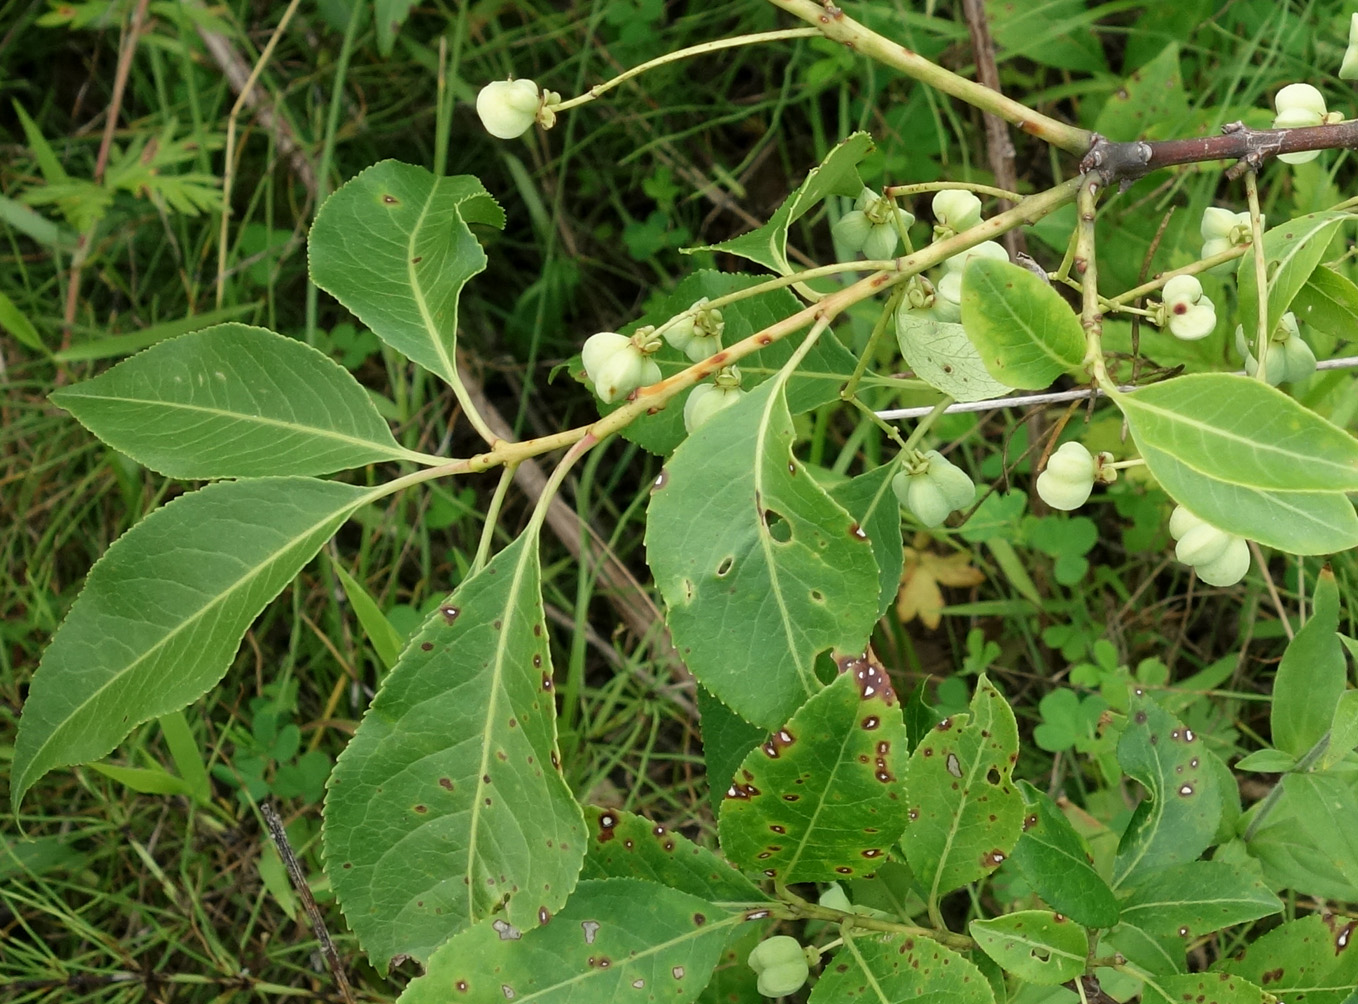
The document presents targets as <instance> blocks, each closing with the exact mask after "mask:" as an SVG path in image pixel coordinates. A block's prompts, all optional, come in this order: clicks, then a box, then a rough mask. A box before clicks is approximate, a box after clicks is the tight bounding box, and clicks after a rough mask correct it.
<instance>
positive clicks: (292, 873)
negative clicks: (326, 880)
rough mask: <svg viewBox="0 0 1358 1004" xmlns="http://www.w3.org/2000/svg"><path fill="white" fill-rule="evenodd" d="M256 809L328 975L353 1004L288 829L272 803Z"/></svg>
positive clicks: (340, 963)
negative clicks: (290, 881) (295, 892)
mask: <svg viewBox="0 0 1358 1004" xmlns="http://www.w3.org/2000/svg"><path fill="white" fill-rule="evenodd" d="M259 811H260V814H261V815H262V816H263V817H264V825H265V826H267V827H268V829H269V836H270V837H272V838H273V845H274V847H275V848H276V849H277V850H278V856H279V857H280V858H282V859H283V865H284V867H285V868H287V870H288V878H289V879H291V880H292V887H293V888H294V889H295V890H297V896H298V898H300V899H301V901H302V909H304V910H306V915H307V918H308V919H309V920H310V921H311V930H312V931H313V932H315V935H316V940H317V941H318V942H319V943H320V946H321V955H323V956H324V957H325V964H326V966H327V967H329V969H330V975H331V976H333V977H334V978H335V986H336V987H337V988H338V989H339V992H340V996H341V997H343V998H344V1000H345V1002H346V1004H354V991H353V989H352V988H351V987H350V986H349V977H348V976H347V975H346V974H345V972H344V964H343V963H342V962H341V961H340V957H339V952H337V951H335V943H334V942H333V941H331V940H330V932H329V931H328V930H326V927H325V920H324V918H322V917H321V911H320V909H319V908H317V906H316V899H315V897H314V896H312V895H311V887H310V886H309V885H307V880H306V875H305V874H304V873H303V871H302V866H301V864H300V863H299V862H298V861H297V855H296V854H294V853H293V850H292V844H291V842H289V840H288V832H287V830H285V829H284V828H283V820H282V819H280V818H279V816H278V810H277V809H275V808H274V807H273V802H268V801H266V802H261V803H260V805H259Z"/></svg>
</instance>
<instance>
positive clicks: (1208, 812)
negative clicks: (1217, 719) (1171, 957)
mask: <svg viewBox="0 0 1358 1004" xmlns="http://www.w3.org/2000/svg"><path fill="white" fill-rule="evenodd" d="M1202 749H1203V746H1202V739H1201V737H1200V736H1198V735H1197V734H1196V733H1195V732H1194V731H1193V730H1192V729H1190V728H1186V727H1185V726H1184V725H1182V724H1181V723H1180V722H1179V720H1178V719H1177V718H1175V717H1174V716H1173V715H1171V714H1170V713H1169V712H1167V711H1165V710H1164V709H1162V708H1161V707H1160V706H1159V705H1157V704H1156V703H1155V702H1154V701H1152V700H1151V699H1150V697H1149V696H1148V695H1147V694H1146V692H1145V691H1144V690H1142V688H1140V687H1137V688H1135V690H1134V691H1133V694H1132V698H1131V701H1130V704H1129V707H1128V717H1127V727H1126V729H1124V730H1123V733H1122V739H1121V740H1120V741H1119V742H1118V763H1120V764H1121V765H1122V769H1123V770H1124V771H1126V772H1127V773H1128V774H1129V775H1130V776H1131V777H1133V778H1135V779H1136V780H1137V781H1140V782H1141V784H1142V785H1143V786H1144V787H1145V789H1146V798H1144V799H1143V800H1142V801H1141V802H1140V803H1139V804H1138V805H1137V807H1136V809H1135V811H1134V812H1133V813H1132V819H1131V822H1129V823H1128V824H1127V829H1126V830H1125V831H1123V834H1122V839H1121V841H1120V842H1119V843H1118V854H1117V859H1116V861H1115V862H1114V863H1113V888H1114V889H1119V888H1121V887H1122V886H1124V885H1126V884H1127V883H1128V882H1129V881H1132V880H1139V879H1141V878H1142V877H1143V876H1144V875H1146V874H1147V873H1149V872H1150V871H1153V870H1155V869H1158V868H1164V867H1166V866H1168V865H1174V864H1183V863H1185V862H1188V861H1193V860H1194V859H1196V858H1197V857H1198V855H1199V854H1201V853H1202V852H1203V851H1204V850H1206V849H1207V847H1208V846H1209V845H1210V844H1211V842H1212V838H1213V837H1214V836H1215V835H1216V830H1217V820H1218V819H1219V818H1220V816H1221V794H1220V793H1219V792H1218V790H1217V779H1216V775H1215V774H1214V773H1213V772H1212V771H1211V769H1210V768H1209V766H1208V765H1207V764H1205V763H1204V762H1203V760H1204V758H1203V757H1202V755H1201V751H1202Z"/></svg>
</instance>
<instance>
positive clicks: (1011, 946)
mask: <svg viewBox="0 0 1358 1004" xmlns="http://www.w3.org/2000/svg"><path fill="white" fill-rule="evenodd" d="M968 929H969V930H970V931H971V936H972V937H973V938H975V939H976V943H977V944H978V945H980V946H981V950H982V951H983V952H985V953H986V954H987V955H989V956H990V957H991V958H992V959H994V960H995V961H996V962H998V963H999V964H1000V965H1001V966H1003V967H1004V970H1005V972H1008V973H1012V974H1013V975H1014V976H1017V977H1018V978H1019V979H1021V980H1027V981H1028V982H1029V983H1033V984H1036V985H1038V986H1047V987H1050V986H1056V985H1057V984H1058V983H1065V982H1066V981H1067V980H1073V979H1074V978H1075V977H1076V976H1079V975H1080V974H1081V973H1082V972H1084V969H1085V963H1086V961H1088V956H1089V935H1088V933H1087V932H1086V931H1085V929H1084V928H1083V927H1081V926H1080V925H1079V924H1077V923H1075V922H1074V921H1073V920H1070V919H1069V918H1068V917H1064V916H1062V915H1061V914H1059V913H1053V912H1052V911H1050V910H1017V911H1015V912H1014V913H1007V914H1005V915H1004V916H1002V917H992V918H990V919H988V920H973V921H972V922H971V925H970V926H969V928H968Z"/></svg>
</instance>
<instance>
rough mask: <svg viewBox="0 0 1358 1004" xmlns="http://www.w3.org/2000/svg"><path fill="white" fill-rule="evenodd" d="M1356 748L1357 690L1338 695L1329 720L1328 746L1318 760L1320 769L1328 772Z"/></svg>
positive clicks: (1357, 740) (1357, 731)
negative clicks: (1332, 715) (1332, 714)
mask: <svg viewBox="0 0 1358 1004" xmlns="http://www.w3.org/2000/svg"><path fill="white" fill-rule="evenodd" d="M1354 746H1358V690H1346V691H1344V692H1343V693H1342V694H1340V695H1339V700H1338V701H1337V702H1336V703H1335V706H1334V717H1333V718H1332V719H1331V720H1330V745H1329V746H1327V747H1326V749H1325V753H1324V755H1323V756H1321V758H1320V769H1321V770H1329V769H1330V768H1331V767H1333V766H1334V765H1335V764H1337V763H1339V761H1341V760H1343V759H1344V757H1346V756H1348V755H1349V754H1350V753H1352V752H1353V747H1354Z"/></svg>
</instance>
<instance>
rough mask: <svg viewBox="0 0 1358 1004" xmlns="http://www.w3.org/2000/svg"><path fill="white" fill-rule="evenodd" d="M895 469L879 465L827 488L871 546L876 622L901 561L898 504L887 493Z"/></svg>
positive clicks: (896, 581) (893, 591)
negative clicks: (875, 572) (874, 568)
mask: <svg viewBox="0 0 1358 1004" xmlns="http://www.w3.org/2000/svg"><path fill="white" fill-rule="evenodd" d="M899 469H900V468H899V466H898V465H896V464H883V465H882V466H881V467H877V468H874V469H873V470H870V471H866V472H864V473H863V474H860V475H858V477H856V478H850V479H849V480H848V481H845V482H843V483H842V484H839V485H836V486H835V487H834V488H832V489H830V497H831V498H833V499H834V500H835V501H836V502H838V503H839V504H840V505H842V506H843V507H844V508H845V509H847V510H848V512H849V515H851V516H853V518H854V519H855V520H857V521H858V525H859V526H861V527H862V528H863V532H864V533H866V534H867V535H868V542H869V543H870V544H871V545H872V556H873V558H874V559H875V560H876V562H877V587H878V594H877V617H878V619H879V620H880V619H881V618H882V617H883V615H885V614H886V612H887V610H889V609H890V608H891V600H892V598H893V597H894V596H895V595H896V588H897V586H899V585H900V581H901V568H902V564H903V562H904V551H903V550H902V547H901V503H900V501H899V500H898V499H897V498H896V493H895V492H894V491H892V490H891V478H892V477H893V476H894V475H895V473H896V471H898V470H899Z"/></svg>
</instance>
